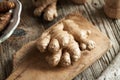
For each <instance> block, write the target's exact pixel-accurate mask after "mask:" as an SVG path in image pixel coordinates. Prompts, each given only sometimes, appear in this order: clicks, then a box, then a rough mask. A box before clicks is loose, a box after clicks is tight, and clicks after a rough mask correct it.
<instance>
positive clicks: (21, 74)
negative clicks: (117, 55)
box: [7, 13, 111, 80]
mask: <svg viewBox="0 0 120 80" xmlns="http://www.w3.org/2000/svg"><path fill="white" fill-rule="evenodd" d="M65 19H72V20H74V21H75V22H76V23H77V24H78V25H79V26H80V28H82V29H85V30H87V29H89V30H91V31H92V34H91V35H90V36H89V39H91V40H94V41H95V42H96V48H95V49H93V50H92V51H83V52H82V56H81V58H80V60H79V61H78V62H76V63H74V64H73V65H72V66H70V67H67V68H61V67H55V68H51V67H49V66H48V64H47V63H46V61H45V60H44V56H45V55H44V54H40V52H39V51H38V50H37V48H36V45H35V43H36V41H31V42H30V43H28V44H26V45H24V46H23V47H22V48H21V49H20V50H19V51H18V52H17V53H16V54H15V55H14V60H13V64H14V69H13V73H12V74H11V75H10V76H9V77H8V78H7V80H71V79H73V78H74V77H75V76H77V75H78V74H79V73H81V72H82V71H83V70H85V69H86V68H87V67H89V66H90V65H92V64H93V63H94V62H95V61H96V60H98V59H99V58H100V57H101V56H102V55H103V54H105V53H106V52H107V51H108V50H109V48H110V46H111V44H110V41H109V39H108V38H107V37H106V36H105V35H104V34H103V33H101V32H100V31H99V30H98V29H96V28H95V27H94V26H93V25H92V24H91V23H90V22H88V21H87V19H85V18H84V17H83V16H82V15H80V14H76V13H75V14H70V15H68V16H66V17H65V18H64V19H62V20H60V21H59V22H61V21H63V20H65ZM59 22H58V23H59ZM56 24H57V23H56ZM56 24H55V25H56ZM55 25H53V26H55Z"/></svg>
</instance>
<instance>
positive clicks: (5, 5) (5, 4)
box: [0, 1, 15, 12]
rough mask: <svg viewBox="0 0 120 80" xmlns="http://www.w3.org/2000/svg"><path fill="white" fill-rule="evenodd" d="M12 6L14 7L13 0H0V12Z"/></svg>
mask: <svg viewBox="0 0 120 80" xmlns="http://www.w3.org/2000/svg"><path fill="white" fill-rule="evenodd" d="M13 8H15V3H14V2H13V1H3V2H0V12H7V11H9V10H10V9H13Z"/></svg>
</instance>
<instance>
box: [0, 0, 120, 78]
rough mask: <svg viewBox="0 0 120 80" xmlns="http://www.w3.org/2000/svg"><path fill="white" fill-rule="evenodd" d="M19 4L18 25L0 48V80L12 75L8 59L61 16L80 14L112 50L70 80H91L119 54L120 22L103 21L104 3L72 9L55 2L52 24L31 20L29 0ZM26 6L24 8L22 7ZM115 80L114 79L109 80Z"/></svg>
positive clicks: (67, 3)
mask: <svg viewBox="0 0 120 80" xmlns="http://www.w3.org/2000/svg"><path fill="white" fill-rule="evenodd" d="M20 1H21V2H22V4H23V10H22V15H21V22H20V25H19V26H18V28H17V29H16V31H15V32H14V34H13V35H12V36H11V37H10V38H9V39H8V40H7V41H5V42H3V43H2V44H0V48H1V49H0V80H5V78H6V77H8V76H9V74H10V73H11V71H12V55H13V54H14V53H16V51H17V50H19V49H20V48H21V47H22V46H23V45H25V44H26V43H28V42H29V41H32V40H35V39H36V38H38V36H40V35H41V33H42V32H43V31H44V30H45V29H46V28H48V27H49V26H51V25H52V24H54V23H55V22H56V21H58V20H59V19H61V18H62V17H64V16H65V15H67V14H69V13H71V12H73V11H80V12H82V13H83V15H84V16H85V17H86V18H87V19H88V20H89V21H90V22H92V23H93V24H94V25H95V26H96V28H98V29H99V30H100V31H102V32H103V33H104V34H106V35H107V36H108V37H109V38H110V40H111V42H112V44H113V46H112V48H111V49H110V51H109V52H107V54H105V55H104V56H103V57H102V58H101V59H99V60H98V61H96V62H95V63H94V64H93V65H91V66H90V67H89V68H87V69H86V70H85V71H84V72H82V73H81V74H80V75H78V76H77V77H76V78H75V79H74V80H95V79H97V78H98V77H99V76H100V75H101V73H102V72H103V71H104V70H105V69H106V68H107V66H109V64H110V63H111V61H112V60H113V59H114V58H115V56H116V55H117V54H118V52H119V50H120V20H117V19H110V18H108V17H106V15H105V14H104V11H103V5H104V0H88V2H87V3H86V4H84V5H75V4H73V3H72V2H70V1H69V0H60V1H59V2H58V12H59V17H58V18H57V19H56V20H55V21H53V22H47V24H46V22H45V21H43V20H42V18H35V17H34V16H33V13H32V12H33V9H34V8H33V6H32V4H31V1H30V0H20ZM26 5H27V6H26ZM113 80H115V79H113Z"/></svg>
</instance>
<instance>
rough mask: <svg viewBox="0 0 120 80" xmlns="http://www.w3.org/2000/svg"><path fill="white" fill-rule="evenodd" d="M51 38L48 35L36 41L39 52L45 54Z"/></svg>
mask: <svg viewBox="0 0 120 80" xmlns="http://www.w3.org/2000/svg"><path fill="white" fill-rule="evenodd" d="M50 39H51V36H50V35H48V36H46V37H45V38H43V39H38V40H37V43H36V44H37V48H38V49H39V50H40V52H45V50H46V48H47V46H48V44H49V42H50Z"/></svg>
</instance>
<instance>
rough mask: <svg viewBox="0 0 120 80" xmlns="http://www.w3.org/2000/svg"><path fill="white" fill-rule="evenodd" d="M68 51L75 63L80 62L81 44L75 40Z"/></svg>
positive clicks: (68, 47)
mask: <svg viewBox="0 0 120 80" xmlns="http://www.w3.org/2000/svg"><path fill="white" fill-rule="evenodd" d="M67 50H68V52H69V53H70V55H71V58H72V60H73V61H78V60H79V59H80V57H81V50H80V48H79V44H78V43H77V42H76V41H75V40H74V39H73V40H72V41H71V42H70V44H69V45H68V46H67Z"/></svg>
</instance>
